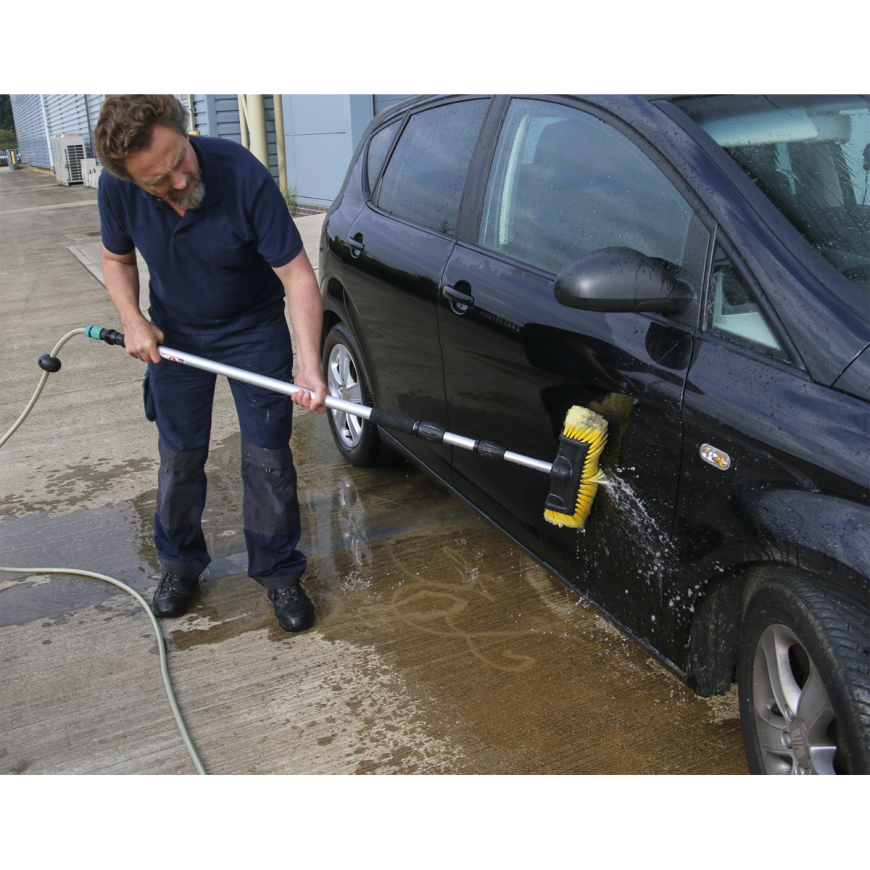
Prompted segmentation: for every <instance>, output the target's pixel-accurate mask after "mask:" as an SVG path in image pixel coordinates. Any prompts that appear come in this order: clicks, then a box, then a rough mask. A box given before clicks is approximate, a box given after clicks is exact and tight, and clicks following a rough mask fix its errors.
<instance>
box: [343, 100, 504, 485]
mask: <svg viewBox="0 0 870 870" xmlns="http://www.w3.org/2000/svg"><path fill="white" fill-rule="evenodd" d="M488 106H489V100H488V99H483V98H477V99H454V100H450V101H446V102H444V103H442V104H440V105H436V106H434V107H432V106H429V107H426V108H424V109H423V110H422V111H419V112H416V113H413V114H411V115H410V117H409V118H408V120H407V123H406V124H405V126H404V128H403V130H402V132H401V134H400V136H399V139H398V141H397V143H396V145H395V147H394V148H393V149H392V153H391V154H390V156H389V158H388V160H387V162H386V167H385V168H384V170H383V172H382V174H381V176H380V178H379V179H370V183H371V184H372V186H373V188H374V189H373V192H372V197H371V200H370V201H369V202H368V203H367V204H366V205H364V206H363V207H362V209H361V211H360V213H359V215H358V216H357V218H356V220H355V221H354V223H353V224H352V226H351V228H350V231H349V233H348V250H349V251H350V254H349V257H350V258H351V262H350V263H349V264H348V266H349V268H345V269H344V277H345V285H346V292H347V304H348V310H349V313H350V316H351V318H352V321H353V326H354V329H355V331H356V333H357V338H358V340H359V342H360V345H361V349H362V352H363V355H364V358H365V360H366V365H367V374H368V378H369V385H370V387H371V390H372V396H373V399H374V402H375V404H377V405H378V406H379V407H381V408H383V409H385V410H388V411H395V412H398V413H401V414H406V415H408V416H411V417H413V418H415V419H423V420H431V421H433V422H435V423H438V424H440V425H444V426H446V425H447V408H446V402H445V397H444V380H443V375H442V368H441V349H440V345H439V341H438V315H437V302H438V294H439V290H440V286H441V276H442V273H443V271H444V265H445V263H446V262H447V259H448V257H449V256H450V252H451V251H452V250H453V246H454V244H455V235H456V225H457V220H458V216H459V206H460V203H461V199H462V190H463V187H464V184H465V178H466V173H467V171H468V166H469V163H470V160H471V155H472V153H473V151H474V147H475V144H476V142H477V136H478V133H479V131H480V128H481V126H482V124H483V119H484V117H485V116H486V112H487V108H488ZM390 434H392V435H393V436H394V437H395V438H397V439H398V440H399V441H400V442H402V443H404V444H407V446H408V447H409V449H411V450H412V451H413V452H414V453H415V454H416V455H417V456H419V457H420V459H421V460H422V461H423V462H425V464H426V465H427V466H429V468H431V469H432V471H434V472H435V473H436V474H437V475H438V476H439V477H442V478H443V479H445V480H449V479H450V448H448V447H447V446H445V445H441V444H432V443H426V442H422V441H420V440H419V439H417V438H415V437H414V436H412V435H405V434H401V433H395V432H393V433H390Z"/></svg>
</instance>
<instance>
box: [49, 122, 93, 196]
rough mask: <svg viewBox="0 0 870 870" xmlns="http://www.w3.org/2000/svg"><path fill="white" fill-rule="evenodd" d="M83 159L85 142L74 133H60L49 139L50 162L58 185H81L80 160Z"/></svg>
mask: <svg viewBox="0 0 870 870" xmlns="http://www.w3.org/2000/svg"><path fill="white" fill-rule="evenodd" d="M84 159H85V141H84V139H82V137H81V136H79V135H76V134H74V133H61V134H60V135H55V136H52V137H51V162H52V164H53V165H54V175H55V178H57V183H58V184H65V185H70V184H82V182H83V181H84V179H83V178H82V160H84Z"/></svg>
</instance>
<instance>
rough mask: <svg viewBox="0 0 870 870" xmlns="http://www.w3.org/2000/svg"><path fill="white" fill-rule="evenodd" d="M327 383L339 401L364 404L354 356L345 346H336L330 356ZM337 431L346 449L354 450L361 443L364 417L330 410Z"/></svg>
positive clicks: (330, 391) (331, 392)
mask: <svg viewBox="0 0 870 870" xmlns="http://www.w3.org/2000/svg"><path fill="white" fill-rule="evenodd" d="M326 382H327V385H328V387H329V394H330V395H331V396H334V397H335V398H338V399H344V400H345V401H348V402H354V403H355V404H357V405H361V404H362V403H363V395H362V387H361V385H360V380H359V375H358V372H357V367H356V363H355V361H354V358H353V356H352V355H351V353H350V352H349V351H348V349H347V348H346V347H345V346H344V345H343V344H336V345H335V347H333V348H332V350H331V351H330V354H329V361H328V363H327V372H326ZM330 413H331V414H332V419H333V422H334V423H335V431H336V432H337V434H338V437H339V438H341V440H342V442H343V443H344V445H345V447H346V448H347V449H348V450H352V449H353V448H354V447H356V446H357V445H358V444H359V442H360V437H361V433H362V427H363V422H364V421H363V419H362V417H355V416H353V415H352V414H348V413H347V412H345V411H336V410H332V409H330Z"/></svg>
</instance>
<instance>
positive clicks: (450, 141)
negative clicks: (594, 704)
mask: <svg viewBox="0 0 870 870" xmlns="http://www.w3.org/2000/svg"><path fill="white" fill-rule="evenodd" d="M868 106H870V103H868V100H867V98H864V97H862V98H857V97H828V96H813V97H806V98H801V97H761V96H710V97H669V98H664V97H662V98H656V97H651V98H640V97H585V96H583V97H579V96H578V97H568V96H564V97H563V96H560V97H553V96H506V95H498V96H493V97H483V96H444V97H427V98H418V99H414V100H411V101H408V102H406V103H404V104H401V105H399V106H396V107H394V108H392V109H391V110H388V111H387V112H386V113H383V114H381V115H379V116H378V117H377V118H376V119H375V120H374V121H373V122H372V124H371V126H370V127H369V129H368V130H367V132H366V133H365V134H364V136H363V137H362V139H361V141H360V143H359V146H358V148H357V150H356V154H355V155H354V157H353V160H352V162H351V165H350V168H349V170H348V173H347V176H346V179H345V181H344V185H343V186H342V188H341V191H340V193H339V195H338V197H337V198H336V200H335V202H334V203H333V205H332V208H331V209H330V211H329V213H328V215H327V217H326V220H325V222H324V229H323V237H322V240H321V255H320V282H321V287H322V293H323V301H324V306H325V324H324V337H323V366H324V372H325V374H326V376H327V379H328V382H329V385H330V391H331V392H332V394H333V395H336V396H341V397H343V398H349V399H351V400H354V401H357V402H359V403H362V404H366V405H375V406H377V407H379V408H382V409H385V410H386V411H390V412H397V413H400V414H404V415H408V416H410V417H412V418H414V419H418V420H425V421H432V422H434V423H436V424H438V425H439V426H442V427H444V428H445V429H447V430H449V431H450V432H452V433H456V434H458V435H462V436H467V437H469V438H474V439H478V438H481V439H490V440H494V441H498V442H499V443H500V444H502V445H503V446H504V447H505V448H507V449H508V450H510V451H514V452H516V453H519V454H523V455H528V456H532V457H537V458H539V459H543V460H547V461H550V462H552V461H553V459H554V457H556V455H557V453H558V451H559V438H560V435H561V434H562V429H563V425H564V422H565V418H566V413H567V411H568V409H569V408H572V407H573V406H580V407H582V408H588V409H591V410H593V411H595V412H596V413H598V414H599V415H601V416H602V417H603V418H604V419H605V420H606V421H607V423H608V428H609V437H608V440H607V445H606V448H605V450H604V452H603V454H602V455H601V460H600V466H601V469H602V471H603V472H604V474H605V475H606V477H607V482H608V484H609V485H607V486H602V487H600V488H599V490H598V493H597V495H596V496H595V500H594V502H593V505H592V509H591V514H590V515H589V518H588V520H587V521H586V523H585V527H584V528H582V529H572V528H561V527H557V526H555V525H553V524H551V523H549V522H547V521H546V520H545V518H544V502H545V500H546V498H547V496H548V491H549V489H550V484H551V481H550V479H549V478H548V476H547V475H546V474H542V473H540V472H539V471H536V470H534V469H530V468H526V467H522V466H517V465H509V464H506V463H504V462H499V461H496V460H492V459H485V458H482V457H480V456H476V455H474V454H472V453H470V452H467V451H465V450H460V449H456V448H453V447H451V446H449V445H446V444H444V443H439V442H437V441H426V440H420V439H419V438H416V437H414V436H413V435H410V434H406V433H402V432H398V431H388V430H386V429H384V428H378V427H377V426H375V425H373V424H372V423H370V422H368V421H366V420H364V419H362V418H359V417H354V416H351V415H350V414H347V413H341V412H335V411H333V412H331V413H330V415H329V416H330V422H331V426H332V430H333V434H334V437H335V442H336V444H337V446H338V449H339V450H340V451H341V453H342V454H343V455H344V456H345V457H346V458H347V460H348V461H350V462H351V463H353V464H356V465H366V464H373V463H376V462H378V461H379V460H380V458H381V456H382V451H383V450H384V449H386V448H391V449H392V450H394V451H398V452H400V453H402V454H404V455H405V456H407V457H410V458H411V459H412V460H413V461H414V462H416V463H417V464H418V465H419V466H420V467H422V468H423V469H425V470H426V471H427V472H428V473H430V474H431V475H433V476H434V477H435V478H437V479H438V480H439V481H441V482H442V483H443V484H444V485H446V486H447V487H449V488H450V489H451V490H452V491H453V492H454V493H456V494H457V495H459V496H461V497H462V498H463V499H465V500H467V501H468V502H469V503H470V504H471V505H473V506H474V507H475V508H476V509H477V510H478V511H480V513H482V514H483V515H484V516H486V517H487V518H488V519H490V520H491V521H492V522H493V523H494V524H495V525H496V526H498V527H499V528H500V529H501V530H503V531H504V532H505V534H507V535H508V536H510V537H511V538H512V539H513V540H514V541H516V542H517V543H518V544H520V545H521V546H523V547H524V548H525V549H526V550H528V552H529V553H531V554H532V555H533V556H534V557H535V558H537V559H538V560H539V561H540V562H541V563H542V564H544V565H545V566H546V567H547V568H549V569H550V570H551V571H553V572H554V573H555V574H556V575H557V576H558V577H560V578H561V579H562V580H563V581H564V582H565V583H567V584H569V585H570V586H571V587H573V588H574V589H575V590H577V591H578V592H579V593H581V594H582V595H584V596H586V597H588V598H589V599H591V600H592V601H593V602H594V603H595V604H596V605H597V606H598V607H599V608H600V609H601V611H602V612H603V613H604V614H605V615H606V616H607V617H608V618H609V619H611V620H612V621H613V622H614V623H616V624H617V625H618V626H620V627H621V628H622V629H623V630H625V631H626V632H627V633H628V634H630V635H631V636H632V637H634V638H635V639H636V640H637V641H639V642H640V643H641V644H643V645H644V646H645V647H646V648H647V649H649V650H650V651H651V652H652V653H654V654H655V655H656V656H657V657H658V658H659V659H660V660H661V661H662V662H663V663H664V664H665V665H666V666H668V667H669V668H670V669H671V670H672V671H673V672H674V673H675V674H677V675H678V676H679V677H680V678H681V679H682V680H684V681H685V682H686V683H687V684H688V685H689V686H690V687H692V688H693V689H694V690H695V691H696V692H698V693H699V694H701V695H703V696H709V695H712V694H717V693H724V692H727V691H728V690H729V688H730V686H731V684H732V682H733V681H734V680H736V681H737V684H738V692H739V698H740V708H741V718H742V722H743V732H744V740H745V745H746V752H747V758H748V762H749V767H750V770H751V771H752V772H755V773H870V639H868V633H870V632H868V601H870V580H868V577H870V505H868V479H870V457H868V452H870V451H868V448H870V406H868V379H870V350H868V345H870V317H868V300H870V231H868V230H870V202H868V194H870V190H868V169H870V158H868V143H870V111H868Z"/></svg>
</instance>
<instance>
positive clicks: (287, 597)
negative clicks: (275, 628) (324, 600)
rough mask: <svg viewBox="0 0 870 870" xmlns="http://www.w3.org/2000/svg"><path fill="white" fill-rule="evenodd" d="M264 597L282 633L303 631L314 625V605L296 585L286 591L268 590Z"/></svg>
mask: <svg viewBox="0 0 870 870" xmlns="http://www.w3.org/2000/svg"><path fill="white" fill-rule="evenodd" d="M266 596H267V598H268V599H269V601H271V602H272V605H273V607H274V608H275V616H276V617H277V618H278V625H280V626H281V628H283V629H284V631H304V630H305V629H306V628H309V627H310V626H312V625H314V605H313V604H312V603H311V599H309V597H308V596H307V595H306V594H305V590H304V589H303V588H302V587H301V586H300V585H299V584H298V583H294V584H293V585H292V586H288V587H287V588H286V589H270V590H269V591H268V592H267V593H266Z"/></svg>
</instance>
